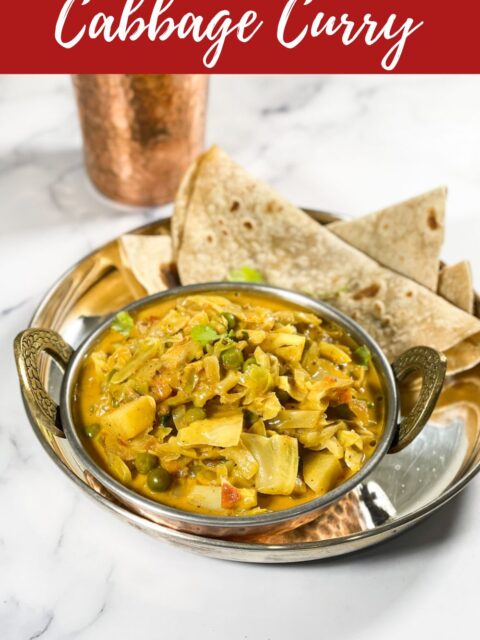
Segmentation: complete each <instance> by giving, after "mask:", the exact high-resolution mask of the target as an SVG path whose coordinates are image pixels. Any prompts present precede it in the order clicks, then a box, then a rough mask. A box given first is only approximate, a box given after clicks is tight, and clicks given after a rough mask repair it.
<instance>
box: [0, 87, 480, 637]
mask: <svg viewBox="0 0 480 640" xmlns="http://www.w3.org/2000/svg"><path fill="white" fill-rule="evenodd" d="M479 112H480V78H478V77H408V76H404V77H396V76H389V77H362V76H358V77H348V76H345V77H339V76H270V77H264V76H225V77H221V76H218V77H213V78H212V82H211V91H210V104H209V121H208V131H207V141H208V143H213V142H216V143H218V144H220V145H222V146H223V147H224V148H225V149H226V150H227V151H229V152H230V153H232V154H233V155H234V156H235V157H236V158H237V159H238V160H239V161H240V162H242V163H244V164H245V165H246V166H248V167H249V168H250V169H251V170H252V171H253V172H254V173H256V174H258V175H259V176H261V177H263V178H264V179H266V180H268V181H270V182H271V183H272V184H273V185H274V186H275V187H277V188H278V189H279V190H281V191H282V192H283V193H285V194H286V195H287V196H288V197H290V198H291V199H292V200H293V201H294V202H297V203H299V204H301V205H304V206H310V207H317V208H320V209H325V210H331V211H336V212H341V213H344V214H346V215H351V216H355V215H360V214H362V213H366V212H369V211H371V210H375V209H376V208H379V207H382V206H383V205H386V204H389V203H391V202H394V201H397V200H401V199H402V198H405V197H409V196H411V195H415V194H416V193H418V192H421V191H423V190H426V189H429V188H431V187H434V186H436V185H438V184H442V183H443V184H447V185H448V187H449V190H450V193H449V203H448V213H447V223H448V226H447V240H446V244H445V250H444V258H445V260H447V261H449V262H453V261H455V260H458V259H462V258H468V259H470V260H471V261H472V264H473V267H474V273H475V276H476V277H477V284H478V279H479V278H480V254H479V251H478V244H479V240H480V233H479V228H480V222H479V213H480V124H479V120H478V113H479ZM169 210H170V209H169V207H164V208H161V209H153V210H136V209H133V208H128V207H117V206H115V205H112V204H111V203H109V202H107V201H105V200H103V199H101V198H100V197H98V195H97V194H96V193H95V192H94V190H93V189H92V187H91V186H90V185H89V183H88V180H87V179H86V177H85V173H84V170H83V163H82V152H81V141H80V135H79V131H78V126H77V118H76V110H75V104H74V101H73V96H72V91H71V86H70V81H69V79H68V78H67V77H65V76H53V77H49V76H37V77H28V76H25V77H9V76H3V77H0V267H1V268H0V291H1V294H2V295H1V298H0V345H1V351H0V354H1V358H0V380H1V384H0V638H1V639H2V640H27V639H33V638H42V639H45V640H52V639H60V640H66V639H70V638H82V639H97V638H98V639H102V640H104V639H105V638H111V637H112V638H113V637H115V638H117V639H123V638H125V639H130V638H137V637H138V638H141V637H148V638H163V637H169V638H172V639H182V640H183V639H185V638H189V637H196V638H202V639H203V638H209V639H211V640H216V639H217V638H218V639H222V640H223V639H224V638H226V637H228V638H230V639H231V640H256V639H258V640H267V639H268V638H271V639H275V640H284V639H287V638H288V639H289V640H290V638H292V637H296V636H298V637H301V638H302V639H304V640H310V639H313V638H318V637H324V636H325V637H332V638H335V639H336V640H343V639H347V638H348V639H350V638H352V637H354V638H355V639H356V640H366V639H369V640H371V639H372V638H373V639H375V638H380V637H388V638H389V640H400V639H402V640H404V638H405V635H406V634H407V633H411V630H412V629H415V633H416V634H417V635H416V636H415V637H424V638H433V637H435V638H436V640H447V639H448V640H449V639H450V638H452V637H456V635H457V631H458V628H459V621H460V620H461V624H462V631H463V632H464V633H465V632H468V631H469V630H470V629H473V625H474V623H475V620H476V610H477V606H478V604H477V596H478V574H479V571H480V556H479V553H478V535H479V531H480V513H479V510H478V507H477V505H478V503H479V499H480V486H479V484H478V482H477V483H473V484H472V486H471V487H469V489H468V490H467V491H466V492H465V494H463V495H462V496H461V497H460V498H459V499H457V500H456V501H454V502H453V503H452V504H451V505H449V506H447V507H446V508H444V509H443V510H442V511H441V512H440V513H438V514H436V515H434V516H433V517H432V518H431V519H429V520H428V521H427V522H425V523H424V524H422V525H421V526H419V527H417V528H416V529H414V530H413V531H411V532H409V533H407V534H405V535H404V536H403V537H401V538H399V539H398V540H395V541H393V542H391V543H389V544H388V546H383V547H380V548H378V549H374V550H372V551H369V552H368V553H364V554H362V555H360V556H356V557H352V558H343V559H340V560H338V561H335V562H327V563H323V564H312V565H308V566H306V565H301V566H278V567H273V566H267V567H262V566H241V565H234V564H228V563H222V562H219V561H212V560H208V559H205V558H200V557H196V556H193V555H190V554H188V553H186V552H183V551H181V550H178V549H173V548H171V547H169V546H167V545H164V544H160V543H159V542H157V541H155V540H153V539H150V538H147V537H146V536H143V535H141V534H140V533H139V532H138V531H136V530H134V529H133V528H129V527H127V526H125V525H124V524H123V523H121V522H119V521H117V520H116V519H113V518H112V517H111V515H110V514H107V513H104V512H103V511H101V510H100V509H99V508H98V507H97V506H96V505H95V504H93V503H91V502H90V501H88V500H87V499H86V498H85V496H84V495H82V494H80V493H79V492H78V491H77V490H76V488H75V487H74V486H72V485H70V483H68V482H67V481H66V479H65V478H64V477H63V476H62V475H60V474H59V473H58V471H57V469H56V468H55V467H54V466H53V465H52V464H51V462H50V461H49V460H48V458H47V457H46V456H45V454H44V452H43V451H42V449H41V447H40V445H39V444H38V443H37V442H36V440H35V439H34V437H33V435H32V433H31V431H30V429H29V427H28V424H27V419H26V417H25V414H24V411H23V407H22V404H21V401H20V397H19V392H18V384H17V380H16V376H15V372H14V364H13V358H12V341H13V338H14V336H15V335H16V333H17V332H18V331H19V330H21V329H22V328H24V327H25V326H26V325H27V324H28V321H29V318H30V316H31V314H32V312H33V310H34V308H35V306H36V304H37V303H38V301H39V300H40V298H41V296H42V294H43V292H44V291H45V290H46V289H47V288H48V286H49V285H50V284H51V283H52V282H53V281H54V280H55V279H56V278H57V277H58V276H59V275H60V274H61V273H62V272H63V271H64V270H66V269H67V268H68V267H69V266H70V265H71V264H72V263H73V262H75V261H76V260H77V259H79V258H80V257H82V256H83V255H84V254H85V253H87V252H88V251H90V250H92V249H93V248H94V247H95V246H98V245H99V244H100V243H102V242H104V241H106V240H108V239H110V238H112V237H115V236H116V235H118V234H119V233H121V232H123V231H125V230H128V229H129V228H132V227H134V226H138V225H140V224H143V223H145V222H147V221H149V220H151V219H153V218H154V217H156V216H160V215H166V214H167V213H168V212H169ZM447 594H448V595H447ZM447 597H448V604H447ZM412 637H413V636H412Z"/></svg>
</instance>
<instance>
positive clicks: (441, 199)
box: [329, 187, 447, 291]
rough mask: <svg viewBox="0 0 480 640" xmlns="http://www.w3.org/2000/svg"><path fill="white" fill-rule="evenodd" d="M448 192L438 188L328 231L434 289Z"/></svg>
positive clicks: (335, 226) (435, 288) (343, 221)
mask: <svg viewBox="0 0 480 640" xmlns="http://www.w3.org/2000/svg"><path fill="white" fill-rule="evenodd" d="M446 196H447V189H446V188H445V187H439V188H438V189H434V190H433V191H429V192H428V193H424V194H422V195H420V196H417V197H415V198H411V199H410V200H405V201H404V202H400V203H399V204H395V205H392V206H390V207H387V208H386V209H382V210H381V211H377V212H376V213H371V214H369V215H367V216H363V217H361V218H357V219H355V220H341V221H339V222H333V223H332V224H330V225H329V230H330V231H332V232H333V233H335V234H336V235H338V236H339V237H340V238H342V239H343V240H346V241H347V242H348V243H349V244H351V245H352V246H354V247H357V249H360V251H363V252H364V253H366V254H367V255H369V256H370V257H371V258H373V259H374V260H377V261H378V262H380V263H381V264H383V265H384V266H385V267H388V268H389V269H393V270H394V271H397V272H398V273H401V274H403V275H405V276H407V277H408V278H412V279H413V280H416V281H417V282H418V283H420V284H423V285H424V286H425V287H428V288H429V289H432V291H436V290H437V284H438V273H439V266H440V251H441V248H442V244H443V239H444V218H445V201H446Z"/></svg>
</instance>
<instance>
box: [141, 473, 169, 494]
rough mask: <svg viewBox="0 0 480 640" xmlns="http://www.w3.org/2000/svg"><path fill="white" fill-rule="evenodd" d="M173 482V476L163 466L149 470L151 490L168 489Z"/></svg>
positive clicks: (148, 481) (148, 480)
mask: <svg viewBox="0 0 480 640" xmlns="http://www.w3.org/2000/svg"><path fill="white" fill-rule="evenodd" d="M171 482H172V476H171V475H170V474H169V473H168V471H165V469H164V468H163V467H157V468H156V469H152V470H151V471H149V472H148V476H147V485H148V487H149V489H151V491H166V490H167V489H168V487H169V486H170V484H171Z"/></svg>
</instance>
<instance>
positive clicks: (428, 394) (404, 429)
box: [389, 347, 447, 453]
mask: <svg viewBox="0 0 480 640" xmlns="http://www.w3.org/2000/svg"><path fill="white" fill-rule="evenodd" d="M392 368H393V373H394V374H395V378H396V379H397V380H398V381H399V382H401V381H402V380H404V379H405V378H406V377H407V376H408V374H410V373H412V372H413V371H418V372H419V373H420V375H421V376H422V388H421V390H420V395H419V396H418V399H417V402H416V403H415V406H414V407H413V409H412V410H411V411H410V413H409V414H407V415H406V416H403V418H402V419H401V421H400V423H399V425H398V429H397V433H396V437H395V440H394V441H393V443H392V446H391V447H390V450H389V453H396V452H397V451H401V450H402V449H404V448H405V447H406V446H407V445H409V444H410V443H411V442H412V440H414V439H415V438H416V437H417V435H418V434H419V433H420V431H421V430H422V429H423V427H424V426H425V424H426V422H427V421H428V418H429V417H430V416H431V414H432V411H433V410H434V408H435V405H436V403H437V400H438V396H439V395H440V392H441V390H442V387H443V381H444V380H445V373H446V370H447V359H446V357H445V356H444V355H443V354H441V353H439V352H438V351H435V349H431V348H430V347H413V348H412V349H409V350H408V351H405V353H402V355H401V356H399V357H398V358H397V360H395V362H394V363H393V365H392Z"/></svg>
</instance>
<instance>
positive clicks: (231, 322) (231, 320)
mask: <svg viewBox="0 0 480 640" xmlns="http://www.w3.org/2000/svg"><path fill="white" fill-rule="evenodd" d="M221 315H222V316H223V317H224V318H225V320H226V321H227V329H235V327H236V326H237V319H236V317H235V316H234V315H233V313H228V312H227V311H224V312H223V313H222V314H221Z"/></svg>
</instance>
